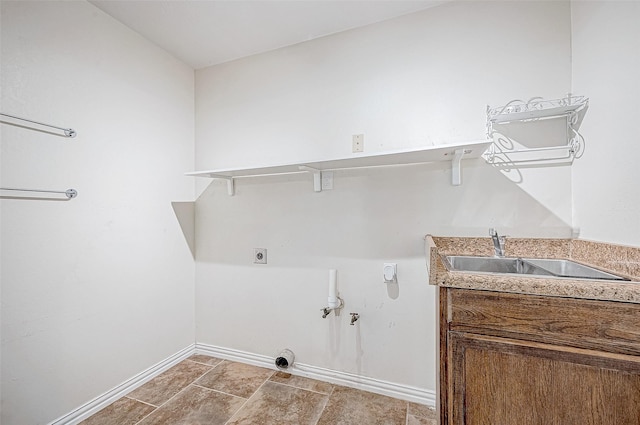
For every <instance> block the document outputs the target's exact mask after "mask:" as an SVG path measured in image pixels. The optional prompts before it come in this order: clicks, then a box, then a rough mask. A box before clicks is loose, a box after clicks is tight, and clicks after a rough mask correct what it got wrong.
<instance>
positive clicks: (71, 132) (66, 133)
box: [0, 112, 77, 137]
mask: <svg viewBox="0 0 640 425" xmlns="http://www.w3.org/2000/svg"><path fill="white" fill-rule="evenodd" d="M0 115H1V116H3V117H8V118H13V119H14V120H20V121H25V122H30V123H32V124H37V125H41V126H44V127H49V128H55V129H56V130H62V132H63V133H64V136H65V137H76V135H77V133H76V131H75V130H74V129H73V128H65V127H58V126H55V125H51V124H45V123H42V122H38V121H34V120H29V119H26V118H20V117H16V116H15V115H9V114H3V113H1V112H0Z"/></svg>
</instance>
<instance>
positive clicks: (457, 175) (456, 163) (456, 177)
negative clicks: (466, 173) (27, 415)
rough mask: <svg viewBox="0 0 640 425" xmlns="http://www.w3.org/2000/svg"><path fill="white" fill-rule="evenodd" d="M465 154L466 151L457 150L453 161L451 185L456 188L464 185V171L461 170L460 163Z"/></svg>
mask: <svg viewBox="0 0 640 425" xmlns="http://www.w3.org/2000/svg"><path fill="white" fill-rule="evenodd" d="M464 154H465V150H464V149H456V150H455V152H454V153H453V158H452V159H451V184H452V185H454V186H460V185H461V184H462V170H461V169H460V162H461V161H462V157H463V156H464Z"/></svg>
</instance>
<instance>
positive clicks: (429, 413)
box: [407, 402, 436, 419]
mask: <svg viewBox="0 0 640 425" xmlns="http://www.w3.org/2000/svg"><path fill="white" fill-rule="evenodd" d="M407 413H408V414H409V415H413V416H418V417H421V418H427V419H436V409H435V408H433V407H431V406H426V405H424V404H418V403H411V402H409V411H408V412H407Z"/></svg>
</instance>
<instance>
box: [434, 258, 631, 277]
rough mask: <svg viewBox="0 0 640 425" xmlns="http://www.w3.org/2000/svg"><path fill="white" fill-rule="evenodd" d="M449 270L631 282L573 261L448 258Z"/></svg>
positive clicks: (446, 262)
mask: <svg viewBox="0 0 640 425" xmlns="http://www.w3.org/2000/svg"><path fill="white" fill-rule="evenodd" d="M445 260H446V261H445V264H446V266H447V268H448V269H449V270H454V271H463V272H476V273H508V274H527V275H535V276H549V277H564V278H576V279H607V280H629V279H626V278H624V277H621V276H617V275H614V274H611V273H607V272H604V271H602V270H598V269H595V268H593V267H589V266H585V265H584V264H580V263H576V262H575V261H571V260H556V259H542V258H509V257H476V256H461V255H449V256H447V257H445Z"/></svg>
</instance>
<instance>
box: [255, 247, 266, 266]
mask: <svg viewBox="0 0 640 425" xmlns="http://www.w3.org/2000/svg"><path fill="white" fill-rule="evenodd" d="M253 264H267V248H254V249H253Z"/></svg>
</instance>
